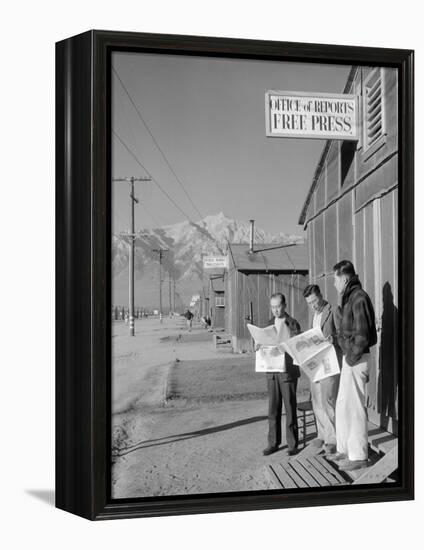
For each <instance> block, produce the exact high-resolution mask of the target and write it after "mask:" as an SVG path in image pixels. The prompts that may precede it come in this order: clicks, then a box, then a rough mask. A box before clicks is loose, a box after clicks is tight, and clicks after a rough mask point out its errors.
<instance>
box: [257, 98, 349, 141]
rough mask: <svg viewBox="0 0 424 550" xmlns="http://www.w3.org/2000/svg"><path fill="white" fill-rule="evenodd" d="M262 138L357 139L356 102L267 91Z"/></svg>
mask: <svg viewBox="0 0 424 550" xmlns="http://www.w3.org/2000/svg"><path fill="white" fill-rule="evenodd" d="M265 112H266V135H267V136H269V137H293V138H294V137H296V138H299V137H301V138H316V139H348V140H357V139H358V135H359V132H358V99H357V96H356V95H348V94H318V93H314V94H312V93H307V92H280V91H268V92H266V94H265Z"/></svg>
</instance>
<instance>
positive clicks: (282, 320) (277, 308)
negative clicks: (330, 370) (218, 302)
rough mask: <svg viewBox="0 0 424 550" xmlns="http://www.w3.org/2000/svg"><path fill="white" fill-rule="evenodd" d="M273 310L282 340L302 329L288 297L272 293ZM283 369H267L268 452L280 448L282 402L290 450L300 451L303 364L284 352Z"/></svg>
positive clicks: (272, 320)
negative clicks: (298, 391)
mask: <svg viewBox="0 0 424 550" xmlns="http://www.w3.org/2000/svg"><path fill="white" fill-rule="evenodd" d="M270 304H271V311H272V314H273V317H272V319H271V320H270V324H274V325H275V328H276V330H277V333H278V334H279V335H280V340H281V341H282V342H284V341H286V340H288V339H289V338H292V337H293V336H295V335H296V334H299V333H300V325H299V323H298V322H297V321H296V319H293V318H292V317H290V315H288V314H287V313H286V299H285V297H284V295H283V294H281V293H276V294H273V295H272V296H271V300H270ZM281 363H282V364H281V372H273V373H267V384H268V397H269V407H268V423H269V429H268V446H267V447H266V449H264V451H263V454H264V455H270V454H272V453H275V451H277V450H278V447H279V445H280V444H281V413H282V405H283V402H284V408H285V410H286V442H287V446H288V454H289V455H293V454H295V453H296V449H297V445H298V426H297V412H296V411H297V401H296V388H297V381H298V378H299V376H300V371H299V367H298V366H297V365H293V359H292V358H291V356H290V355H289V354H288V353H283V355H282V360H281Z"/></svg>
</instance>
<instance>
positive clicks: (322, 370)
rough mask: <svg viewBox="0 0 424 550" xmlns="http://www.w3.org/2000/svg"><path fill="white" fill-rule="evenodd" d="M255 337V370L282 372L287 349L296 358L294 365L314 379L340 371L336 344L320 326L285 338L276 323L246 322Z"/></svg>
mask: <svg viewBox="0 0 424 550" xmlns="http://www.w3.org/2000/svg"><path fill="white" fill-rule="evenodd" d="M247 328H248V329H249V332H250V334H251V335H252V338H253V339H254V340H255V343H256V344H260V346H261V347H260V349H259V350H258V351H257V352H256V362H255V370H256V372H283V371H284V369H283V365H284V360H283V359H284V353H285V352H287V353H288V354H290V355H291V357H292V358H293V363H294V364H295V365H300V367H301V368H302V370H303V371H304V372H305V374H306V375H307V376H308V378H309V379H310V380H311V382H319V381H320V380H323V379H324V378H328V377H329V376H334V375H335V374H338V373H339V372H340V367H339V362H338V360H337V355H336V351H335V349H334V346H333V345H332V344H331V343H330V342H329V341H328V340H326V339H325V338H324V335H323V334H322V331H321V329H320V328H319V327H317V328H312V329H310V330H308V331H306V332H303V333H302V334H299V335H297V336H294V337H293V338H290V339H289V340H287V341H285V342H282V341H281V340H280V338H279V335H278V333H277V330H276V329H275V326H274V325H271V326H269V327H266V328H264V329H261V328H259V327H255V326H254V325H250V324H248V325H247Z"/></svg>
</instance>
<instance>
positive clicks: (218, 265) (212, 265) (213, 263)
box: [203, 256, 228, 269]
mask: <svg viewBox="0 0 424 550" xmlns="http://www.w3.org/2000/svg"><path fill="white" fill-rule="evenodd" d="M227 267H228V261H227V256H204V257H203V268H204V269H227Z"/></svg>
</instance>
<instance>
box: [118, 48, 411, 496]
mask: <svg viewBox="0 0 424 550" xmlns="http://www.w3.org/2000/svg"><path fill="white" fill-rule="evenodd" d="M110 78H111V83H110V85H111V113H110V119H111V135H110V140H111V178H110V180H111V181H110V189H111V218H112V220H111V232H110V240H109V245H110V264H111V265H110V270H111V285H110V287H111V288H110V292H111V296H110V304H111V308H110V327H109V330H110V335H111V337H110V343H111V349H110V353H111V395H110V400H111V406H110V413H111V419H110V431H111V434H110V463H111V471H110V476H111V479H110V484H111V497H112V499H114V500H120V499H124V500H125V499H137V498H145V497H170V496H181V495H183V496H188V495H207V494H214V493H249V492H254V491H269V492H272V491H276V490H278V491H287V493H288V494H292V493H293V494H294V493H296V492H297V491H299V490H302V489H306V488H307V489H309V490H314V491H324V490H329V489H331V490H337V488H341V487H344V488H346V486H349V485H353V486H361V485H370V484H381V485H383V484H384V485H386V484H394V485H395V484H396V483H398V482H399V469H398V466H399V461H398V439H400V438H402V437H403V434H402V433H399V432H400V429H399V426H400V422H399V391H400V390H399V386H400V379H401V369H402V364H401V363H400V361H399V345H398V342H399V322H400V320H399V298H398V297H399V273H398V272H399V258H400V255H399V245H398V227H399V225H398V209H399V206H398V202H399V199H398V186H399V142H398V136H399V128H398V125H399V111H398V109H399V104H398V102H399V77H398V70H397V69H396V68H393V67H389V66H376V65H369V66H368V65H360V66H356V65H351V64H340V63H337V64H330V63H328V64H326V63H325V62H322V63H308V62H301V61H299V62H297V61H274V60H265V59H261V60H256V59H243V58H237V57H231V58H230V57H218V56H216V57H214V56H213V55H211V56H201V55H175V54H174V55H173V54H172V53H167V54H164V53H161V54H158V53H145V52H142V53H140V52H133V51H115V52H113V54H112V55H111V71H110Z"/></svg>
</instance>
